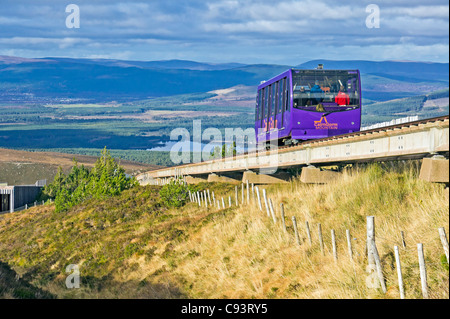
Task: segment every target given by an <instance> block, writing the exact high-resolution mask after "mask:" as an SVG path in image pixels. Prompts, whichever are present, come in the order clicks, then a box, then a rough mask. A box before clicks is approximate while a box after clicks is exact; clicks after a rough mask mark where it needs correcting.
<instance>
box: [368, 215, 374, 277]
mask: <svg viewBox="0 0 450 319" xmlns="http://www.w3.org/2000/svg"><path fill="white" fill-rule="evenodd" d="M372 242H375V225H374V216H367V260H368V264H369V267H371V268H372V269H373V267H374V266H375V260H374V256H373V253H372V249H371V247H372Z"/></svg>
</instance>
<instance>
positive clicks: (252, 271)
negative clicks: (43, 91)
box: [0, 164, 449, 298]
mask: <svg viewBox="0 0 450 319" xmlns="http://www.w3.org/2000/svg"><path fill="white" fill-rule="evenodd" d="M417 175H418V165H414V164H412V165H405V166H402V165H401V166H396V167H395V168H394V167H387V166H386V167H382V166H380V165H372V166H369V167H366V168H359V169H354V170H351V171H347V172H345V173H344V174H343V176H342V178H341V179H339V180H337V181H334V182H332V183H329V184H327V185H306V184H302V183H301V182H300V181H299V180H297V179H295V180H294V181H293V182H292V183H289V184H284V185H273V186H260V190H261V188H266V190H267V194H268V197H269V198H270V199H271V200H272V201H273V203H274V208H275V213H276V216H277V223H276V224H274V222H273V221H272V218H269V217H268V216H267V214H266V211H265V207H264V203H263V211H260V209H259V207H258V204H257V203H256V202H255V201H254V200H251V203H248V204H247V203H245V204H243V205H242V206H240V207H234V206H233V207H231V208H228V196H231V198H232V199H233V204H234V185H230V184H218V183H203V184H197V185H195V186H192V185H191V186H190V187H191V190H194V191H195V190H203V189H206V188H208V189H209V190H210V191H211V192H214V193H215V198H216V199H221V198H222V197H224V198H226V199H227V200H225V203H227V205H226V206H227V208H225V209H222V208H221V209H216V208H214V207H211V206H209V208H204V207H199V205H198V204H197V203H191V202H188V204H187V205H185V206H183V207H182V208H178V209H175V208H169V207H168V206H166V204H165V203H164V202H163V201H162V199H161V198H160V195H159V190H160V189H161V187H160V186H145V187H142V186H137V187H134V188H131V189H129V190H125V191H123V192H122V193H121V194H120V195H117V196H113V197H110V198H108V199H105V200H99V199H91V200H88V201H85V202H83V203H81V204H79V205H76V206H74V207H72V208H70V209H69V210H68V211H67V212H62V213H56V212H55V208H54V205H53V204H46V205H43V206H40V207H36V208H32V209H29V210H28V211H25V212H20V213H13V214H7V215H3V216H1V217H0V262H2V263H5V264H7V265H8V267H11V268H12V269H13V270H14V271H15V272H17V273H18V274H19V276H20V277H21V279H23V280H25V281H26V282H28V283H30V284H32V285H33V286H35V287H36V288H37V289H43V290H45V291H47V292H49V293H51V294H52V295H54V296H57V297H58V298H399V293H398V284H397V273H396V268H395V260H394V256H393V247H394V245H397V246H399V247H400V256H401V262H402V267H403V275H404V282H405V291H406V297H407V298H422V294H421V286H420V277H419V266H418V259H417V248H416V244H417V243H423V245H424V250H425V258H426V263H427V264H426V265H427V272H428V285H429V294H430V297H431V298H449V286H448V280H449V277H448V263H447V261H446V259H445V255H444V252H443V249H442V246H441V243H440V240H439V236H438V228H439V227H445V230H446V232H447V234H448V223H449V214H448V209H449V206H448V202H447V200H446V199H445V196H444V186H443V185H440V184H431V183H427V182H424V181H422V180H419V179H418V178H417ZM250 195H251V193H250ZM239 198H240V199H241V192H240V190H239ZM280 203H284V207H285V214H286V219H285V220H286V225H287V232H285V231H284V230H283V227H282V225H281V220H280V209H279V207H280V206H279V205H280ZM292 216H295V217H296V220H297V225H298V229H299V233H300V245H298V244H297V242H296V240H295V237H294V230H293V223H292ZM367 216H375V227H376V231H375V232H376V243H377V248H378V251H379V254H380V257H381V259H382V264H383V270H384V275H385V278H386V284H387V288H388V292H387V293H386V294H383V293H382V292H381V290H380V289H374V288H368V287H367V284H366V282H367V277H368V273H367V272H366V265H367V262H366V260H367V258H366V257H365V238H366V217H367ZM306 221H308V222H309V226H310V229H311V235H312V245H311V246H310V244H309V241H308V238H307V234H306V231H305V222H306ZM318 223H320V224H321V226H322V230H323V235H324V242H325V250H324V255H322V252H321V249H320V246H319V242H318V235H317V227H318ZM331 229H334V230H335V232H336V238H337V255H338V260H337V261H335V260H334V258H333V254H332V253H331V251H332V248H331V239H330V238H331V233H330V231H331ZM346 229H349V230H350V232H351V236H352V238H353V239H352V245H353V255H354V259H353V261H351V260H350V258H349V256H348V252H347V243H346V237H345V231H346ZM401 231H403V232H404V233H405V238H406V249H403V248H402V245H401V239H400V232H401ZM69 264H77V265H79V269H80V276H81V284H80V288H79V289H67V288H66V286H65V279H66V277H67V275H68V274H66V272H65V269H66V267H67V266H68V265H69ZM19 297H20V296H19Z"/></svg>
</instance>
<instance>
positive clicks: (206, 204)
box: [203, 191, 208, 208]
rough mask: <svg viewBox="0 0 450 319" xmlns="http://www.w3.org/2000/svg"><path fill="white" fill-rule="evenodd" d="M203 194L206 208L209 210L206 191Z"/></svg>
mask: <svg viewBox="0 0 450 319" xmlns="http://www.w3.org/2000/svg"><path fill="white" fill-rule="evenodd" d="M203 194H204V196H205V207H206V208H208V199H207V198H206V191H203Z"/></svg>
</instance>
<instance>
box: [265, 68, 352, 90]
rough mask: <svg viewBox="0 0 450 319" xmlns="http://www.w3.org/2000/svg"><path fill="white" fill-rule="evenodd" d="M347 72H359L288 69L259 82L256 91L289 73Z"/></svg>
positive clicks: (348, 70) (350, 71) (350, 70)
mask: <svg viewBox="0 0 450 319" xmlns="http://www.w3.org/2000/svg"><path fill="white" fill-rule="evenodd" d="M337 71H340V72H349V73H356V74H359V70H358V69H296V68H290V69H287V70H286V71H284V72H282V73H280V74H278V75H276V76H274V77H272V78H270V79H268V80H266V81H263V82H261V84H260V85H258V90H259V89H261V88H263V87H265V86H267V85H269V84H272V83H273V82H276V81H278V80H280V79H282V78H284V77H285V76H287V75H289V74H290V73H291V72H295V73H300V72H301V73H305V74H308V73H309V74H311V73H327V72H337Z"/></svg>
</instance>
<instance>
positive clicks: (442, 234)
mask: <svg viewBox="0 0 450 319" xmlns="http://www.w3.org/2000/svg"><path fill="white" fill-rule="evenodd" d="M439 238H441V243H442V247H443V248H444V253H445V257H447V264H448V240H447V235H446V234H445V228H444V227H441V228H439Z"/></svg>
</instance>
